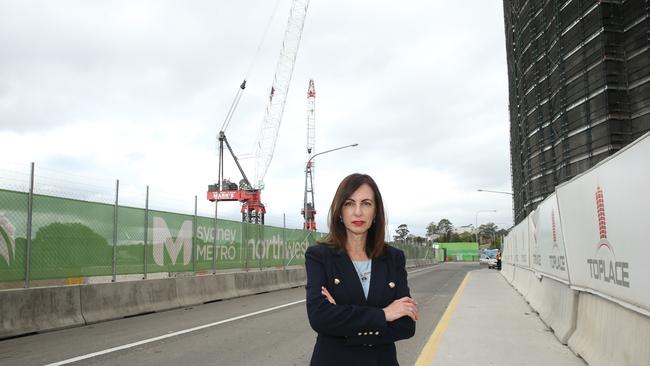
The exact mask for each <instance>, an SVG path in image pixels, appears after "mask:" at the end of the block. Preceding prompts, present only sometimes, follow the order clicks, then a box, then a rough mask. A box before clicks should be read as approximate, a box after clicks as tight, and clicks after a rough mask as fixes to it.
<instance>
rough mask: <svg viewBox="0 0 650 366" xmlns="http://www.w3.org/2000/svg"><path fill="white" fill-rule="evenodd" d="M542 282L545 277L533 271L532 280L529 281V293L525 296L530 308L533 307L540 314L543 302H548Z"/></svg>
mask: <svg viewBox="0 0 650 366" xmlns="http://www.w3.org/2000/svg"><path fill="white" fill-rule="evenodd" d="M542 281H543V277H541V276H540V275H539V274H537V273H535V272H534V271H531V273H530V278H529V280H528V292H527V293H526V295H525V296H524V299H525V300H526V301H527V302H528V304H529V305H530V307H532V308H533V309H534V310H535V311H537V312H538V313H539V310H538V309H539V308H540V306H541V305H542V302H544V301H546V299H544V294H543V291H544V289H543V287H542Z"/></svg>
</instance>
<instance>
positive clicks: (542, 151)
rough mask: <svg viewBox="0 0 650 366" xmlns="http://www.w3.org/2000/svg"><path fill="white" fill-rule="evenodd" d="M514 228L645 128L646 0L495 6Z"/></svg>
mask: <svg viewBox="0 0 650 366" xmlns="http://www.w3.org/2000/svg"><path fill="white" fill-rule="evenodd" d="M504 18H505V29H506V52H507V58H508V79H509V99H510V150H511V170H512V186H513V193H514V196H513V199H514V210H515V223H518V222H520V221H521V220H522V219H524V218H525V217H526V216H527V215H528V214H529V213H530V212H531V211H533V210H534V209H535V207H537V204H538V203H539V202H541V201H542V200H543V199H544V198H546V197H547V196H548V195H549V194H551V193H553V192H554V189H555V187H556V186H557V185H558V184H561V183H563V182H565V181H567V180H569V179H571V178H573V177H574V176H576V175H578V174H580V173H581V172H584V171H586V170H587V169H589V168H591V167H592V166H594V165H596V164H597V163H598V162H599V161H601V160H603V159H604V158H606V157H608V156H610V155H612V154H614V153H615V152H617V151H618V150H620V149H621V148H622V147H623V146H625V145H626V144H628V143H630V142H632V141H634V140H635V139H636V138H638V137H640V136H641V135H642V134H643V133H645V132H646V131H648V130H650V0H627V1H597V0H527V1H522V0H504Z"/></svg>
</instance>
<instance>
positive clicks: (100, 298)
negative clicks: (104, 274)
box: [81, 278, 182, 324]
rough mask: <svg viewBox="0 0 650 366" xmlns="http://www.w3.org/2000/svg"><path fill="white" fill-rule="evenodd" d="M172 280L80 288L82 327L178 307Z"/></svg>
mask: <svg viewBox="0 0 650 366" xmlns="http://www.w3.org/2000/svg"><path fill="white" fill-rule="evenodd" d="M175 280H176V279H175V278H164V279H159V280H140V281H128V282H114V283H99V284H92V285H83V286H81V308H82V313H83V316H84V318H85V319H86V323H88V324H90V323H96V322H100V321H105V320H111V319H117V318H123V317H126V316H132V315H138V314H144V313H150V312H155V311H160V310H166V309H173V308H177V307H180V306H182V305H181V302H180V301H179V300H178V295H177V291H176V281H175Z"/></svg>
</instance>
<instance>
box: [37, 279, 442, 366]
mask: <svg viewBox="0 0 650 366" xmlns="http://www.w3.org/2000/svg"><path fill="white" fill-rule="evenodd" d="M432 268H435V267H429V268H424V269H419V270H416V271H411V272H408V273H409V274H412V273H417V272H422V271H426V270H428V269H432ZM302 302H305V300H298V301H294V302H290V303H288V304H284V305H278V306H274V307H272V308H268V309H263V310H259V311H255V312H253V313H249V314H244V315H240V316H236V317H234V318H230V319H225V320H220V321H218V322H214V323H210V324H205V325H200V326H198V327H194V328H189V329H185V330H179V331H178V332H174V333H169V334H165V335H162V336H158V337H154V338H149V339H143V340H141V341H138V342H134V343H129V344H124V345H122V346H117V347H113V348H108V349H105V350H102V351H97V352H93V353H88V354H85V355H82V356H77V357H73V358H69V359H67V360H63V361H59V362H54V363H49V364H47V365H45V366H59V365H67V364H69V363H73V362H77V361H81V360H86V359H89V358H92V357H96V356H101V355H105V354H108V353H112V352H117V351H121V350H124V349H128V348H133V347H137V346H140V345H143V344H147V343H151V342H156V341H159V340H161V339H166V338H171V337H175V336H178V335H182V334H185V333H190V332H195V331H197V330H201V329H205V328H210V327H214V326H216V325H220V324H225V323H229V322H233V321H235V320H239V319H244V318H248V317H251V316H255V315H259V314H263V313H268V312H269V311H274V310H278V309H282V308H286V307H288V306H292V305H296V304H300V303H302Z"/></svg>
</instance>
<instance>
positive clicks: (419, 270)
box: [408, 266, 438, 274]
mask: <svg viewBox="0 0 650 366" xmlns="http://www.w3.org/2000/svg"><path fill="white" fill-rule="evenodd" d="M434 268H438V266H432V267H427V268H423V269H418V270H417V271H411V272H408V274H411V273H418V272H422V271H426V270H429V269H434Z"/></svg>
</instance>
